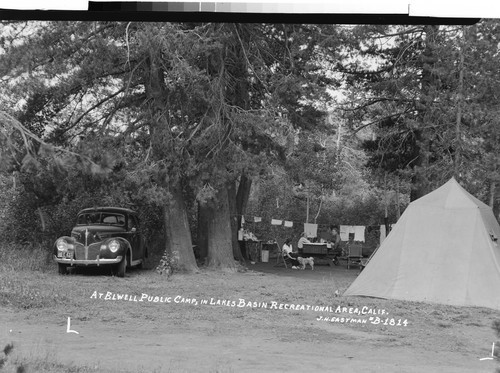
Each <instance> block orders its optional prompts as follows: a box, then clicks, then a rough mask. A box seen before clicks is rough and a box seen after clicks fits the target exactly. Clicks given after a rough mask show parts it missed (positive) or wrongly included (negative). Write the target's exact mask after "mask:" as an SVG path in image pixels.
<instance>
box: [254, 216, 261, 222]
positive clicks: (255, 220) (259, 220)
mask: <svg viewBox="0 0 500 373" xmlns="http://www.w3.org/2000/svg"><path fill="white" fill-rule="evenodd" d="M253 221H254V223H260V222H261V221H262V218H261V217H260V216H254V217H253Z"/></svg>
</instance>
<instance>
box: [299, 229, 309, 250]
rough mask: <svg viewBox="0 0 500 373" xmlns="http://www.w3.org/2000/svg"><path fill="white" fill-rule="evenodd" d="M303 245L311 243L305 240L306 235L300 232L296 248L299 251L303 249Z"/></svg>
mask: <svg viewBox="0 0 500 373" xmlns="http://www.w3.org/2000/svg"><path fill="white" fill-rule="evenodd" d="M305 243H311V241H309V240H308V239H307V238H306V234H305V232H302V234H301V235H300V238H299V242H298V243H297V247H298V248H299V249H303V248H304V244H305Z"/></svg>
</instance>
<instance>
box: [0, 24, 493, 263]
mask: <svg viewBox="0 0 500 373" xmlns="http://www.w3.org/2000/svg"><path fill="white" fill-rule="evenodd" d="M499 48H500V22H499V21H497V20H482V21H480V22H479V23H477V24H475V25H471V26H464V25H457V26H452V25H451V26H439V25H422V26H418V25H417V26H415V25H412V26H403V25H324V24H318V25H313V24H234V23H206V24H202V23H144V22H74V21H73V22H63V21H57V22H48V21H16V22H7V21H3V22H2V23H1V24H0V77H1V82H2V84H1V85H0V95H1V98H2V99H1V100H0V157H1V159H0V161H1V162H0V237H1V238H0V240H1V241H2V245H11V244H20V245H27V246H34V245H42V246H43V247H45V248H46V249H47V253H48V257H50V251H51V249H52V245H53V242H54V241H55V239H56V238H57V237H59V236H61V235H63V234H68V233H69V231H70V229H71V227H72V225H73V223H74V219H75V216H76V213H77V212H78V211H79V210H80V209H81V208H84V207H92V206H103V205H117V206H123V207H130V208H133V209H135V210H137V211H138V212H139V213H140V216H141V221H142V223H143V229H144V231H145V235H146V237H148V247H149V249H150V253H159V254H160V255H161V253H163V251H165V250H166V251H167V253H172V252H173V251H175V252H177V255H178V257H179V258H178V263H177V265H178V267H179V268H178V269H180V270H184V271H187V272H190V271H196V270H197V268H198V266H199V265H200V263H201V262H200V261H198V262H197V261H196V260H195V257H194V253H193V249H192V247H193V244H196V245H198V247H199V248H200V252H201V256H202V259H205V260H204V261H203V262H204V263H205V265H207V266H208V267H212V268H222V269H229V270H232V269H236V268H237V266H238V262H237V261H235V260H234V259H237V260H239V261H240V262H241V263H244V258H243V257H242V254H241V251H240V248H239V245H238V243H237V230H238V227H239V226H240V224H241V216H242V215H244V216H248V217H253V216H258V217H261V218H262V223H258V224H257V223H256V224H255V225H252V226H251V228H252V229H254V230H255V233H256V234H257V235H258V236H259V238H261V239H268V238H276V236H278V237H279V238H280V239H282V238H284V237H286V236H293V237H294V239H298V235H299V234H300V232H301V231H302V228H301V224H302V223H304V222H310V223H318V224H320V225H321V226H322V227H327V226H329V225H330V224H333V225H339V224H345V225H365V226H378V225H380V224H384V223H386V222H389V223H394V222H396V221H397V219H398V218H399V216H400V215H401V213H402V212H403V211H404V209H405V207H406V206H407V204H408V203H409V202H410V201H412V200H415V199H416V198H419V197H421V196H422V195H424V194H426V193H427V192H429V191H431V190H432V189H434V188H436V187H438V186H440V185H441V184H443V183H444V182H446V181H447V180H448V179H449V178H451V177H455V178H456V179H457V180H458V181H459V182H460V183H461V184H462V185H463V186H464V187H465V188H466V189H467V190H468V191H470V192H471V193H472V194H473V195H475V196H477V197H478V198H480V199H481V200H483V201H484V202H486V203H488V204H489V205H490V206H491V207H492V208H493V209H494V212H495V216H498V213H499V211H500V203H499V202H500V198H499V196H500V195H499V193H500V191H499V189H500V188H499V181H500V173H499V147H500V142H499V136H500V126H499V119H498V118H499V115H498V114H499V105H498V95H499V92H500V71H499V69H500V63H499V62H500V61H499V60H500V49H499ZM271 218H276V219H283V220H290V221H294V222H295V228H294V230H287V229H288V228H283V227H282V228H277V227H271V225H270V220H271ZM369 239H371V240H373V239H374V238H373V237H369Z"/></svg>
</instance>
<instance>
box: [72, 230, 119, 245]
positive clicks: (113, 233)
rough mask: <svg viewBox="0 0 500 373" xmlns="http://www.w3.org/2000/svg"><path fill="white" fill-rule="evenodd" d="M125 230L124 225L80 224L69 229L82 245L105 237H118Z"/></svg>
mask: <svg viewBox="0 0 500 373" xmlns="http://www.w3.org/2000/svg"><path fill="white" fill-rule="evenodd" d="M125 232H126V229H125V228H124V227H116V226H112V225H84V226H83V225H82V226H76V227H74V228H73V229H72V230H71V237H73V238H74V239H75V240H76V241H77V242H80V243H82V244H84V245H85V244H87V245H90V244H92V243H95V242H100V241H102V240H105V239H106V238H111V237H120V236H121V235H122V234H123V233H125ZM85 237H86V239H85Z"/></svg>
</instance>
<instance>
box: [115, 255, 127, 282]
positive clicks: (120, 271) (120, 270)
mask: <svg viewBox="0 0 500 373" xmlns="http://www.w3.org/2000/svg"><path fill="white" fill-rule="evenodd" d="M126 269H127V255H125V256H124V257H123V260H122V261H121V262H120V263H118V264H117V265H116V269H115V275H116V276H117V277H125V271H126Z"/></svg>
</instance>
